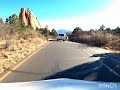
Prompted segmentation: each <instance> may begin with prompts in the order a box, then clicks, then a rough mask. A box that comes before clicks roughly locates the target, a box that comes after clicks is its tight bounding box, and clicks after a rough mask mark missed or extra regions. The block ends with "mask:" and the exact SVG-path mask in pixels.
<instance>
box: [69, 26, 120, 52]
mask: <svg viewBox="0 0 120 90" xmlns="http://www.w3.org/2000/svg"><path fill="white" fill-rule="evenodd" d="M69 40H70V41H74V42H79V43H85V44H89V45H92V46H96V47H103V48H106V49H112V50H117V51H120V28H119V27H117V28H116V29H110V28H105V26H104V25H102V26H100V29H98V30H93V29H91V30H89V31H83V30H82V29H81V28H80V27H76V28H75V29H74V30H73V32H72V34H70V35H69Z"/></svg>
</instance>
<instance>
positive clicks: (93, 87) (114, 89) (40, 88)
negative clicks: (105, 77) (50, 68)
mask: <svg viewBox="0 0 120 90" xmlns="http://www.w3.org/2000/svg"><path fill="white" fill-rule="evenodd" d="M0 90H120V83H112V82H111V83H108V82H91V81H83V80H72V79H54V80H43V81H32V82H20V83H1V84H0Z"/></svg>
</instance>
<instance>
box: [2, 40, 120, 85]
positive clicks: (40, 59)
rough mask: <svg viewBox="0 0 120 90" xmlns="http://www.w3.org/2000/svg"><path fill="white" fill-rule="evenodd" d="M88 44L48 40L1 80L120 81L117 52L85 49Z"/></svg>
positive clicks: (119, 65) (119, 56)
mask: <svg viewBox="0 0 120 90" xmlns="http://www.w3.org/2000/svg"><path fill="white" fill-rule="evenodd" d="M87 48H88V46H87V45H83V44H79V43H74V42H69V41H65V42H63V41H49V43H48V44H47V45H46V46H45V47H44V48H43V49H41V50H40V51H39V52H38V53H36V54H35V55H34V56H32V57H31V58H30V59H29V60H28V61H26V62H25V63H24V64H22V65H21V66H20V67H18V68H17V69H16V70H13V71H12V70H10V69H9V70H8V71H12V73H11V74H10V75H8V76H7V77H6V78H5V79H4V80H2V81H1V82H5V83H9V82H27V81H40V80H47V79H57V78H70V79H78V80H88V81H107V82H120V54H112V53H103V54H97V53H96V54H93V53H91V52H94V51H92V50H91V51H90V52H87V51H86V49H87Z"/></svg>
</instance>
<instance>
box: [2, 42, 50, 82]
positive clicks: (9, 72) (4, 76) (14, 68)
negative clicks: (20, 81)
mask: <svg viewBox="0 0 120 90" xmlns="http://www.w3.org/2000/svg"><path fill="white" fill-rule="evenodd" d="M47 44H48V42H47V43H45V44H44V45H42V46H40V48H39V49H38V50H36V51H35V52H33V53H32V54H30V55H29V56H28V57H27V58H26V59H25V60H23V61H21V62H20V63H19V62H18V63H19V64H17V65H16V66H15V67H13V68H12V69H11V70H16V69H17V68H18V67H19V66H20V65H22V64H23V63H24V62H26V61H27V60H29V59H30V58H31V57H32V56H33V55H35V54H36V53H37V52H38V51H39V50H40V49H42V48H44V47H43V46H45V45H47ZM11 73H12V71H8V72H7V73H5V74H4V75H3V76H1V77H0V81H2V80H4V79H5V78H6V77H7V76H8V75H10V74H11Z"/></svg>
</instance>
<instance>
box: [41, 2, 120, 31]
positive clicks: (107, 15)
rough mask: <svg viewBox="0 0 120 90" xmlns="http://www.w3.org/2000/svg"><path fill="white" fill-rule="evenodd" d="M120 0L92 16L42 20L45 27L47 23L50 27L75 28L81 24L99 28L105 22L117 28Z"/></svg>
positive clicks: (118, 24)
mask: <svg viewBox="0 0 120 90" xmlns="http://www.w3.org/2000/svg"><path fill="white" fill-rule="evenodd" d="M119 8H120V0H114V3H113V4H112V5H111V6H109V7H107V8H106V9H104V10H103V11H102V12H99V13H96V14H94V15H90V16H80V17H75V18H71V19H65V20H54V21H43V22H41V24H42V26H43V27H44V26H45V25H46V24H47V25H48V26H49V28H50V29H53V28H55V29H68V30H73V29H74V28H75V27H77V26H79V27H81V28H82V29H84V30H89V29H91V28H93V29H97V28H99V26H100V25H102V24H104V25H105V26H106V27H110V28H116V27H117V26H120V10H119Z"/></svg>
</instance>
